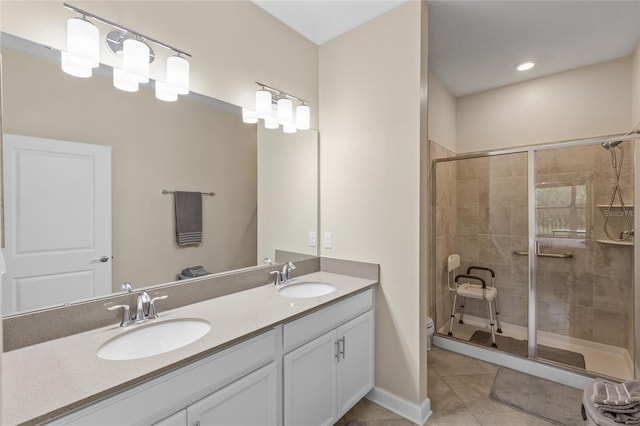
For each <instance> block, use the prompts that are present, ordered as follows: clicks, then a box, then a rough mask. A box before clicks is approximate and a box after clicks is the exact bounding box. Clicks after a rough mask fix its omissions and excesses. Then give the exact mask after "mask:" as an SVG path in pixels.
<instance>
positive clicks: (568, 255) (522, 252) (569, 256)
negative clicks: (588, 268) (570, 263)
mask: <svg viewBox="0 0 640 426" xmlns="http://www.w3.org/2000/svg"><path fill="white" fill-rule="evenodd" d="M511 254H512V255H514V256H529V252H528V251H525V250H514V251H512V252H511ZM537 255H538V257H553V258H555V259H575V257H576V255H575V254H573V253H572V252H570V251H568V252H566V253H564V254H556V253H537Z"/></svg>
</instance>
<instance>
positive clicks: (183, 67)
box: [167, 56, 189, 95]
mask: <svg viewBox="0 0 640 426" xmlns="http://www.w3.org/2000/svg"><path fill="white" fill-rule="evenodd" d="M167 84H168V85H169V86H172V87H173V88H174V89H175V91H176V93H177V94H178V95H186V94H187V93H189V61H187V60H186V59H184V58H183V57H181V56H169V57H168V58H167Z"/></svg>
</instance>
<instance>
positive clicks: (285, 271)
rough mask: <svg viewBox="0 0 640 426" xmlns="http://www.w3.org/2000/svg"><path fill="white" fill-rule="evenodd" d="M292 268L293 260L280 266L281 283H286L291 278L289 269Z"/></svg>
mask: <svg viewBox="0 0 640 426" xmlns="http://www.w3.org/2000/svg"><path fill="white" fill-rule="evenodd" d="M293 269H296V267H295V265H294V264H293V262H287V263H285V264H284V266H283V267H282V282H283V283H288V282H289V281H291V280H292V279H293V278H291V271H292V270H293Z"/></svg>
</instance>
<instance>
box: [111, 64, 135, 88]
mask: <svg viewBox="0 0 640 426" xmlns="http://www.w3.org/2000/svg"><path fill="white" fill-rule="evenodd" d="M113 86H114V87H115V88H117V89H120V90H124V91H125V92H137V91H138V87H139V86H140V82H139V81H138V80H137V79H136V78H135V77H133V76H132V75H131V74H129V73H127V72H126V71H124V70H121V69H120V68H116V67H114V68H113Z"/></svg>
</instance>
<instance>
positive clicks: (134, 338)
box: [98, 318, 211, 360]
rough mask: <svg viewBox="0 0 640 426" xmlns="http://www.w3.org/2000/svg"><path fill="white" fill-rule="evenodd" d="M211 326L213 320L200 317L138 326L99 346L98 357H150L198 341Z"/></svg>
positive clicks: (123, 358)
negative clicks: (210, 321) (210, 322)
mask: <svg viewBox="0 0 640 426" xmlns="http://www.w3.org/2000/svg"><path fill="white" fill-rule="evenodd" d="M209 330H211V324H209V323H208V322H207V321H204V320H200V319H190V318H188V319H176V320H170V321H162V322H156V323H152V324H148V325H140V326H134V328H133V329H132V330H131V331H126V332H124V333H123V334H120V335H118V336H116V337H114V338H112V339H110V340H108V341H107V342H105V343H104V344H103V345H102V346H100V348H99V349H98V357H100V358H102V359H108V360H130V359H138V358H146V357H148V356H153V355H159V354H162V353H165V352H169V351H173V350H175V349H178V348H181V347H183V346H186V345H188V344H189V343H192V342H195V341H196V340H198V339H200V338H201V337H203V336H204V335H205V334H207V333H208V332H209Z"/></svg>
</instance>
